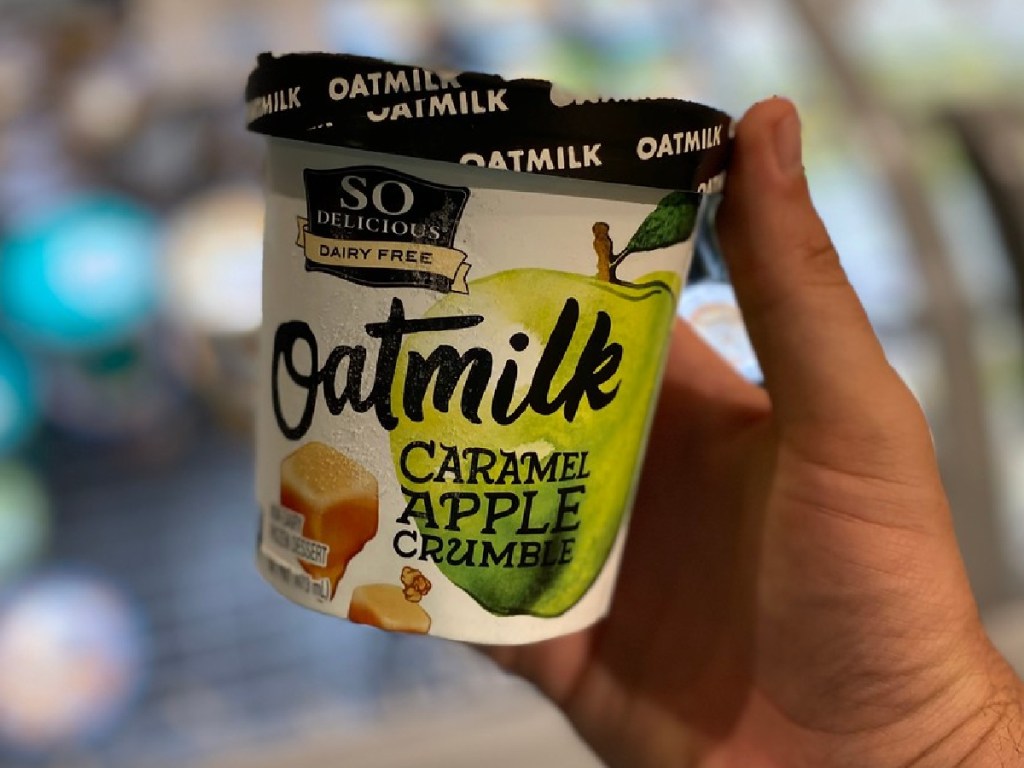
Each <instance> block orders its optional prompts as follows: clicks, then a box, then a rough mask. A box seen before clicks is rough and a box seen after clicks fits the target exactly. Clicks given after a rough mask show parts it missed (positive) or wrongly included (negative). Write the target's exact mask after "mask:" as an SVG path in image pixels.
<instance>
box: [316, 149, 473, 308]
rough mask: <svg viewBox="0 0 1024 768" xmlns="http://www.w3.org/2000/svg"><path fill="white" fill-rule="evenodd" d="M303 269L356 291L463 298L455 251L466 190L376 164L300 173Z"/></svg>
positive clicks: (461, 265) (461, 263) (461, 259)
mask: <svg viewBox="0 0 1024 768" xmlns="http://www.w3.org/2000/svg"><path fill="white" fill-rule="evenodd" d="M303 179H304V182H305V186H306V212H307V216H306V218H304V219H303V218H299V220H298V237H297V239H296V244H297V245H298V246H299V247H301V248H302V250H303V253H304V255H305V258H306V269H307V270H310V271H316V272H326V273H327V274H331V275H335V276H336V277H340V278H343V279H345V280H348V281H350V282H353V283H358V284H359V285H366V286H372V287H387V288H395V287H403V286H404V287H411V288H427V289H429V290H434V291H439V292H441V293H469V287H468V285H467V283H466V276H467V274H468V273H469V268H470V264H469V263H468V262H467V260H466V259H467V256H466V254H465V253H464V252H462V251H460V250H458V249H457V248H455V234H456V230H457V229H458V226H459V222H460V221H461V219H462V213H463V211H464V210H465V207H466V202H467V201H468V200H469V190H468V189H467V188H466V187H454V186H448V185H446V184H438V183H436V182H431V181H426V180H424V179H420V178H417V177H415V176H411V175H409V174H405V173H399V172H398V171H393V170H391V169H388V168H380V167H377V166H354V167H349V168H338V169H333V170H311V169H306V170H305V171H304V172H303Z"/></svg>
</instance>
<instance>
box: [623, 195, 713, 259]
mask: <svg viewBox="0 0 1024 768" xmlns="http://www.w3.org/2000/svg"><path fill="white" fill-rule="evenodd" d="M694 197H695V196H694V195H688V194H687V193H686V192H671V193H669V194H668V195H666V196H665V197H663V198H662V199H661V202H659V203H658V207H657V208H655V209H654V210H653V211H651V212H650V213H649V214H648V215H647V218H646V219H644V222H643V224H641V225H640V228H639V229H638V230H637V231H636V233H635V234H634V235H633V237H631V238H630V239H629V244H628V245H627V246H626V250H625V251H624V254H623V255H625V254H627V253H633V252H635V251H654V250H657V249H658V248H667V247H668V246H670V245H675V244H676V243H682V242H684V241H686V240H688V239H689V237H690V235H692V234H693V229H694V227H695V226H696V224H697V203H696V202H695V201H694V199H693V198H694Z"/></svg>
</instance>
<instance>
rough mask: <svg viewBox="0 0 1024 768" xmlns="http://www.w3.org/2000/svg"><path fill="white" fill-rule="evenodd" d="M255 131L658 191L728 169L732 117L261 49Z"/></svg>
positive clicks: (252, 81)
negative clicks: (276, 52) (275, 52)
mask: <svg viewBox="0 0 1024 768" xmlns="http://www.w3.org/2000/svg"><path fill="white" fill-rule="evenodd" d="M245 98H246V105H247V118H246V119H247V123H248V127H249V129H250V130H253V131H256V132H258V133H264V134H267V135H269V136H276V137H279V138H284V139H297V140H300V141H309V142H314V143H318V144H332V145H335V146H341V147H351V148H354V149H363V150H369V151H372V152H384V153H387V154H396V155H407V156H411V157H420V158H425V159H428V160H442V161H447V162H453V163H460V162H461V163H465V164H471V165H484V166H486V167H491V168H502V167H504V168H506V169H508V170H513V171H514V170H519V171H529V172H532V173H542V174H548V175H552V176H566V177H570V178H576V179H586V180H590V181H603V182H612V183H619V184H633V185H639V186H647V187H655V188H658V189H683V190H697V189H698V188H699V187H700V185H702V184H704V183H706V182H707V181H708V180H710V179H712V178H713V177H715V176H717V175H718V174H719V173H721V172H722V171H723V170H724V169H725V165H726V162H727V160H728V154H729V143H730V142H729V126H730V123H731V119H730V117H729V116H728V115H727V114H725V113H724V112H721V111H719V110H717V109H713V108H711V107H705V106H702V105H700V104H695V103H693V102H688V101H681V100H678V99H638V100H627V99H608V100H601V101H590V102H588V101H580V100H573V97H572V95H570V94H565V93H563V92H562V91H560V89H558V88H557V86H555V87H553V86H552V85H551V83H549V82H547V81H544V80H504V79H502V78H501V77H498V76H496V75H485V74H480V73H476V72H459V73H454V72H453V73H442V72H435V71H431V70H425V69H423V68H421V67H414V66H409V65H403V64H394V63H391V62H387V61H382V60H380V59H373V58H368V57H363V56H350V55H343V54H329V53H300V54H287V55H284V56H274V55H272V54H269V53H264V54H261V55H260V56H259V58H258V59H257V65H256V69H255V70H253V72H252V74H250V75H249V82H248V84H247V85H246V89H245Z"/></svg>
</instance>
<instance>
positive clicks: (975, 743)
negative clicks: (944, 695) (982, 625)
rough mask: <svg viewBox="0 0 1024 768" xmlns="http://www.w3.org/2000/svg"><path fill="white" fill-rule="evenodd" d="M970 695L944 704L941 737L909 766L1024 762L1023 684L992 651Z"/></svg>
mask: <svg viewBox="0 0 1024 768" xmlns="http://www.w3.org/2000/svg"><path fill="white" fill-rule="evenodd" d="M986 661H987V663H986V664H985V665H984V667H983V668H982V669H980V670H979V672H978V678H977V685H976V686H970V688H973V691H972V692H971V695H965V696H964V697H954V698H953V699H951V700H950V701H949V702H947V704H948V706H947V707H944V709H945V710H946V712H945V715H946V716H945V717H943V718H942V727H939V728H936V729H935V730H934V731H932V732H934V733H940V734H943V735H942V736H941V737H939V739H938V740H935V741H933V743H932V744H931V745H929V746H928V747H927V748H925V749H924V750H922V751H921V752H920V753H919V754H918V755H917V756H916V757H915V759H914V760H912V761H911V762H910V764H909V765H910V766H912V767H913V768H947V767H948V766H953V765H955V766H958V768H996V767H997V766H998V767H999V768H1002V767H1003V766H1017V765H1021V764H1024V762H1022V761H1024V684H1022V682H1021V680H1020V678H1019V677H1018V676H1017V675H1016V674H1015V673H1014V671H1013V670H1012V669H1011V668H1010V666H1009V665H1008V664H1007V663H1006V661H1005V660H1004V659H1003V658H1002V657H1001V656H999V654H998V653H996V651H995V650H994V649H991V650H990V653H989V658H988V659H987V660H986Z"/></svg>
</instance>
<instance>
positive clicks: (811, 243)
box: [792, 231, 849, 286]
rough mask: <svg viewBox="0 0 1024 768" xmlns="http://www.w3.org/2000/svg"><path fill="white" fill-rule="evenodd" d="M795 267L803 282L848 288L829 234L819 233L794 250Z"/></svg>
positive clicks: (798, 244)
mask: <svg viewBox="0 0 1024 768" xmlns="http://www.w3.org/2000/svg"><path fill="white" fill-rule="evenodd" d="M792 258H793V261H794V266H795V268H796V269H798V270H799V274H800V277H801V279H802V281H804V282H806V283H808V284H811V285H815V286H837V285H839V286H847V285H849V280H848V279H847V277H846V271H845V270H844V269H843V265H842V263H841V262H840V260H839V254H838V253H837V252H836V249H835V246H834V245H833V244H832V240H831V239H830V238H829V236H828V234H827V233H825V232H824V231H821V232H817V233H815V234H813V235H811V236H808V237H807V238H805V239H803V240H801V241H800V242H798V243H797V244H796V245H795V246H794V247H793V249H792Z"/></svg>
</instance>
